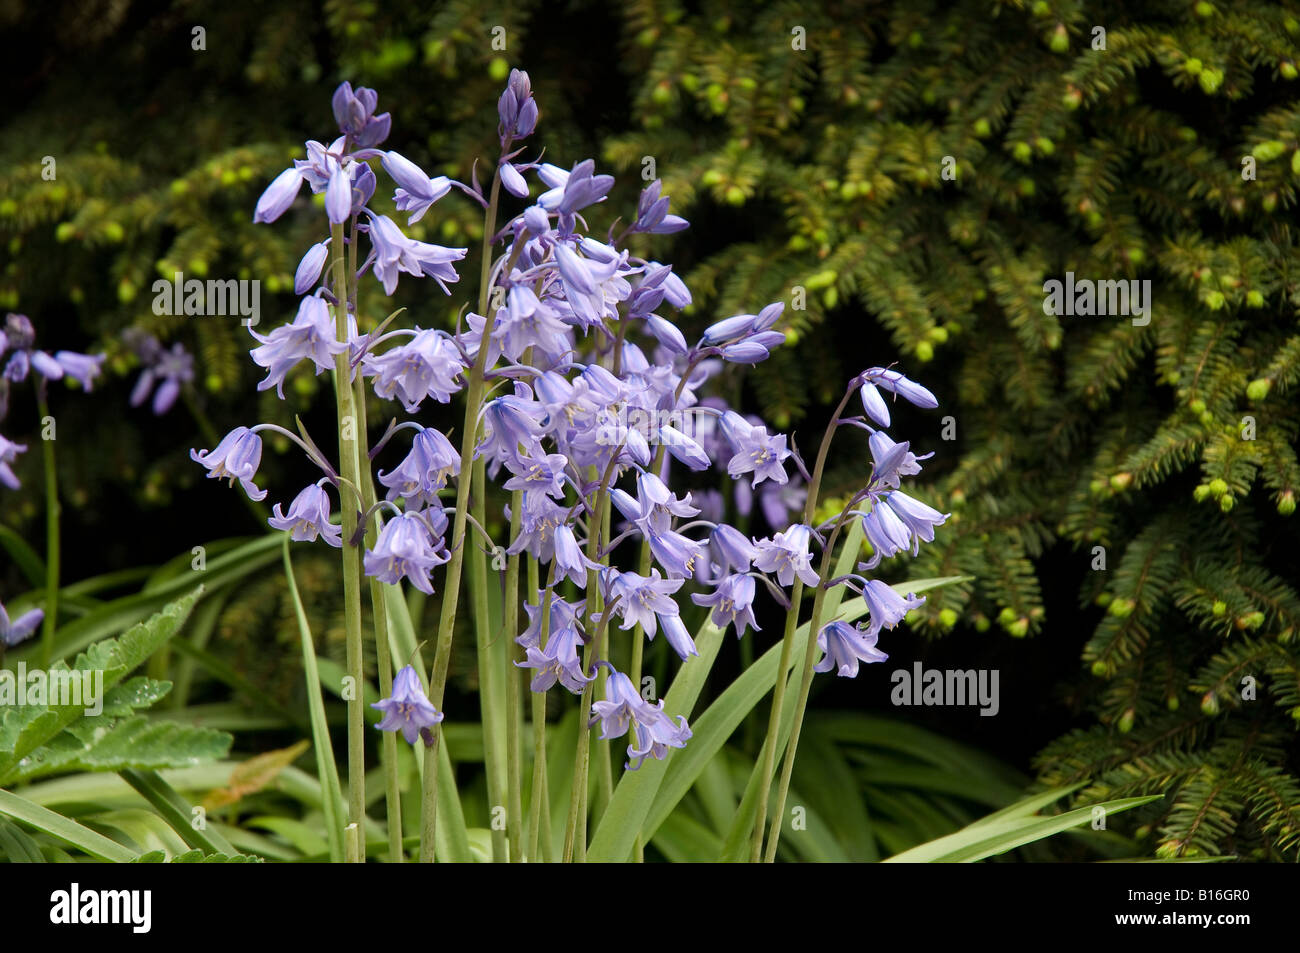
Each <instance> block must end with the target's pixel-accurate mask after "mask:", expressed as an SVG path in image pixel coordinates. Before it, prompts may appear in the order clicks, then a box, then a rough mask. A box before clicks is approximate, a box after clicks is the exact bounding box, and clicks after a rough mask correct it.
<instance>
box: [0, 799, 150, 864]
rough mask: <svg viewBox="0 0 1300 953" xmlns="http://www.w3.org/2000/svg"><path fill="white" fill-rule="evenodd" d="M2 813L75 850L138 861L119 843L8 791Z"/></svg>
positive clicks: (125, 861)
mask: <svg viewBox="0 0 1300 953" xmlns="http://www.w3.org/2000/svg"><path fill="white" fill-rule="evenodd" d="M0 814H5V815H8V816H9V817H12V818H13V819H14V820H16V821H22V822H23V823H24V824H30V825H31V826H32V827H35V828H37V829H38V830H42V831H45V833H47V834H50V835H53V836H54V837H57V838H59V839H60V840H63V841H67V842H68V843H69V844H71V845H72V846H73V847H77V848H80V849H81V850H84V851H85V852H86V853H87V854H89V855H90V856H91V857H96V858H98V859H100V860H107V861H112V862H113V863H118V864H129V863H130V862H131V861H133V860H135V856H136V855H135V852H134V851H132V850H130V849H128V848H126V847H123V846H122V845H121V844H119V843H118V842H117V841H115V840H109V839H108V838H107V837H105V836H104V835H103V834H99V833H97V832H95V831H92V830H91V829H90V828H89V827H83V826H82V825H80V824H78V823H77V822H76V821H74V820H71V819H69V818H66V817H64V816H63V815H62V814H55V813H54V812H53V811H51V810H48V809H47V808H43V807H41V806H40V805H39V804H33V803H32V802H31V801H28V800H26V799H24V798H20V797H19V796H18V795H16V794H11V793H10V792H8V791H0Z"/></svg>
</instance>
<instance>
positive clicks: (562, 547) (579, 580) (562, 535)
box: [552, 523, 596, 588]
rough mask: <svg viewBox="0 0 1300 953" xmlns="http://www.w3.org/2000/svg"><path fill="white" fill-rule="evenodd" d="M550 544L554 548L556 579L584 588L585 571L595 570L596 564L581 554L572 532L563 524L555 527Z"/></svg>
mask: <svg viewBox="0 0 1300 953" xmlns="http://www.w3.org/2000/svg"><path fill="white" fill-rule="evenodd" d="M552 544H553V545H554V547H555V551H554V559H555V568H556V578H557V579H564V578H568V579H572V580H573V583H574V585H576V586H578V587H580V588H586V585H587V571H588V570H589V569H595V568H596V563H594V562H592V561H591V560H590V559H588V558H587V557H586V555H585V554H584V553H583V552H582V548H581V547H580V546H579V545H578V540H577V537H575V536H574V535H573V530H572V529H571V528H570V527H569V526H568V525H567V524H565V523H561V524H560V525H558V526H556V527H555V534H554V539H553V541H552Z"/></svg>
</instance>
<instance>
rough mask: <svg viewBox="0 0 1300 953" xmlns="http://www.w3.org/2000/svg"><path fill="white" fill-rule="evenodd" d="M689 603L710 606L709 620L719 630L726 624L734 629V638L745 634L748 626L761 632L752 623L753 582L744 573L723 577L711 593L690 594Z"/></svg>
mask: <svg viewBox="0 0 1300 953" xmlns="http://www.w3.org/2000/svg"><path fill="white" fill-rule="evenodd" d="M691 601H692V602H694V603H695V604H696V605H697V606H712V607H713V612H712V613H711V614H710V616H709V618H710V620H711V621H712V622H713V624H714V625H716V626H717V627H718V628H719V629H725V628H726V627H727V625H728V623H732V624H734V625H735V627H736V638H740V637H741V636H742V635H744V634H745V630H746V629H747V628H748V627H749V626H753V628H754V630H755V631H761V629H760V627H759V625H758V623H757V622H755V621H754V610H753V605H754V580H753V577H751V576H748V575H745V574H744V573H734V574H732V575H730V576H724V577H723V578H722V581H721V582H719V583H718V586H717V588H716V589H714V590H713V592H710V593H708V594H707V595H706V594H702V593H698V592H696V593H692V594H691Z"/></svg>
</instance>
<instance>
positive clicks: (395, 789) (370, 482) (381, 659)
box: [352, 374, 406, 864]
mask: <svg viewBox="0 0 1300 953" xmlns="http://www.w3.org/2000/svg"><path fill="white" fill-rule="evenodd" d="M352 400H353V405H354V407H355V408H356V412H357V419H358V422H359V423H358V427H357V442H358V444H359V445H360V446H359V448H358V449H359V452H358V454H357V458H358V460H364V461H366V463H365V465H364V466H362V468H361V499H362V501H363V503H364V504H365V508H366V510H367V512H368V511H369V510H370V508H371V507H372V506H374V505H375V477H374V472H373V470H372V468H371V466H370V462H369V461H370V440H369V438H368V436H367V433H366V426H365V421H366V388H365V384H364V382H363V381H362V379H361V375H359V374H358V375H357V379H356V381H354V382H353V394H352ZM381 513H382V511H376V513H375V515H374V517H373V519H371V521H370V522H369V523H368V524H367V525H366V545H367V546H368V547H370V548H371V549H373V548H374V546H375V542H376V540H377V539H378V538H379V531H380V530H381V529H382V528H383V518H382V516H381ZM385 585H386V584H385V583H383V582H380V581H379V580H378V579H376V578H374V577H373V576H371V577H370V617H371V619H372V621H373V622H374V629H375V661H376V663H377V667H378V669H379V672H378V674H379V695H380V697H381V698H388V697H389V696H391V695H392V694H393V652H392V646H391V645H390V643H389V639H388V601H387V599H386V598H385V597H384V586H385ZM382 736H383V737H382V738H381V739H380V752H379V753H380V760H381V761H382V763H383V766H384V810H385V811H386V812H387V821H388V860H389V862H390V863H394V864H400V863H401V862H402V861H403V860H404V859H405V856H406V855H405V852H404V851H403V850H402V792H401V785H400V783H399V780H398V776H397V733H396V732H394V731H385V732H383V733H382Z"/></svg>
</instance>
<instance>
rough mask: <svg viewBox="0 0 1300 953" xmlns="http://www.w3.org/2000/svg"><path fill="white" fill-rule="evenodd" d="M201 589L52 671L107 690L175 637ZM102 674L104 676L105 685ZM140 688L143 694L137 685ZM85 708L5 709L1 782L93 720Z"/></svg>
mask: <svg viewBox="0 0 1300 953" xmlns="http://www.w3.org/2000/svg"><path fill="white" fill-rule="evenodd" d="M202 591H203V590H202V587H200V588H198V589H195V590H194V591H193V592H191V593H190V594H189V595H187V596H185V597H183V598H181V599H178V600H176V601H175V602H173V603H172V604H170V605H168V606H167V607H166V608H164V609H163V610H162V611H161V612H159V613H157V614H156V615H154V616H153V617H152V618H150V619H149V620H148V621H146V622H141V623H139V624H137V625H135V626H133V627H132V628H130V629H128V630H127V631H126V632H125V633H124V634H123V635H122V636H121V638H119V639H108V640H106V641H103V642H98V643H96V644H95V645H92V646H91V647H90V648H89V649H88V650H87V651H86V652H84V653H82V654H81V655H79V656H77V659H76V661H75V664H74V665H73V666H72V668H71V669H69V668H68V666H67V665H66V664H65V663H63V662H59V663H57V664H56V665H54V666H53V667H52V669H51V672H64V673H66V672H69V671H71V672H81V673H91V675H92V676H93V678H94V681H95V685H96V687H101V688H102V689H103V690H104V691H106V692H107V690H109V689H111V688H112V687H113V686H115V685H116V684H117V683H118V682H120V681H121V680H122V679H123V678H124V677H125V676H126V675H127V674H129V673H130V672H131V671H132V670H133V669H135V668H137V667H139V666H140V665H141V664H142V663H143V662H144V661H145V660H146V659H147V658H148V657H149V656H150V655H152V654H153V653H154V652H155V651H157V650H158V648H159V646H161V645H162V644H163V643H164V642H166V641H167V640H168V639H169V638H171V637H172V635H173V634H175V632H176V630H177V629H179V628H180V626H181V624H182V623H184V621H185V619H186V617H187V616H188V615H189V613H190V610H191V609H192V608H193V607H194V603H195V601H196V600H197V599H198V598H199V596H200V595H201V594H202ZM99 673H102V682H100V674H99ZM78 687H80V686H78ZM136 690H137V691H138V690H140V689H139V687H138V683H137V686H136ZM120 697H121V696H120V695H119V698H120ZM85 707H86V706H85V705H76V704H74V705H59V706H41V705H23V706H21V707H7V708H6V709H5V711H4V714H3V715H0V783H5V782H7V781H8V780H9V779H10V778H11V777H13V776H15V775H16V774H17V773H18V771H19V768H18V765H19V762H20V761H21V760H22V759H23V758H25V757H27V755H29V754H31V753H32V752H34V751H35V750H36V748H37V747H39V746H40V745H42V744H45V743H46V742H48V741H49V740H50V739H52V738H54V737H55V736H56V735H58V734H59V732H61V731H62V730H63V729H65V728H67V727H68V726H69V725H72V724H73V723H74V722H77V721H79V720H81V719H87V720H89V719H88V716H87V715H86V714H85ZM99 717H101V718H102V717H103V716H99ZM141 720H142V721H143V719H141ZM96 721H98V719H96ZM98 724H99V725H100V726H102V725H103V724H104V722H102V721H98Z"/></svg>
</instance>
